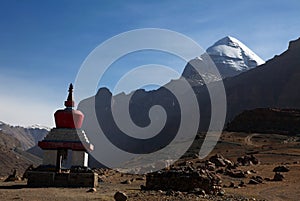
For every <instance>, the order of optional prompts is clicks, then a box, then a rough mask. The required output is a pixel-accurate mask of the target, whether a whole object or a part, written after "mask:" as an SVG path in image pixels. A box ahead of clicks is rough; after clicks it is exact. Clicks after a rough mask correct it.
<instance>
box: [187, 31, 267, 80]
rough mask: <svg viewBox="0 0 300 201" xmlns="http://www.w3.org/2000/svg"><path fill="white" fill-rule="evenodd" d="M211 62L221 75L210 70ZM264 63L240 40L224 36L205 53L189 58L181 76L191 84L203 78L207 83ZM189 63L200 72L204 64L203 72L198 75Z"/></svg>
mask: <svg viewBox="0 0 300 201" xmlns="http://www.w3.org/2000/svg"><path fill="white" fill-rule="evenodd" d="M212 62H213V64H214V65H215V66H216V67H217V69H218V70H219V73H220V76H221V77H220V76H217V75H215V73H213V72H212V71H210V67H209V66H210V65H213V64H210V63H212ZM264 63H265V61H264V60H263V59H261V58H260V57H259V56H257V55H256V54H255V53H254V52H253V51H252V50H250V49H249V48H248V47H247V46H246V45H244V44H243V43H242V42H240V41H239V40H237V39H236V38H233V37H231V36H226V37H224V38H222V39H221V40H219V41H217V42H216V43H215V44H214V45H212V46H211V47H209V48H208V49H207V50H206V53H205V54H203V55H201V56H199V57H197V58H195V59H193V60H191V61H190V62H189V63H188V64H187V65H186V67H185V69H184V71H183V73H182V76H183V77H185V78H186V79H188V80H189V81H190V83H192V84H193V85H198V84H203V83H204V82H203V79H205V82H207V83H209V82H213V81H218V80H220V79H224V78H226V77H233V76H236V75H238V74H240V73H242V72H245V71H247V70H250V69H252V68H255V67H256V66H259V65H262V64H264ZM191 65H192V66H194V67H195V68H198V69H199V70H202V72H203V67H204V66H205V70H204V73H201V76H200V75H199V73H197V72H196V71H195V69H194V68H193V67H192V66H191ZM201 68H202V69H201Z"/></svg>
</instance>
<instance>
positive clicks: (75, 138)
mask: <svg viewBox="0 0 300 201" xmlns="http://www.w3.org/2000/svg"><path fill="white" fill-rule="evenodd" d="M74 105H75V103H74V99H73V85H72V84H70V86H69V94H68V97H67V100H66V101H65V107H66V108H64V109H59V110H57V111H56V112H55V113H54V119H55V124H56V127H55V128H53V129H51V130H50V132H49V133H48V134H47V135H46V137H45V138H44V139H43V140H42V141H40V142H38V146H39V147H40V148H41V149H43V164H42V165H41V166H39V167H38V168H36V169H35V170H32V171H30V172H28V185H29V186H64V187H85V186H88V187H95V186H96V185H97V183H98V177H97V174H96V173H93V172H92V171H91V170H90V169H89V168H88V152H89V151H92V150H93V148H94V147H93V145H92V144H91V143H90V142H89V140H88V138H87V136H86V134H85V132H84V130H82V129H81V126H82V122H83V119H84V115H83V113H82V112H81V111H79V110H75V109H73V108H74Z"/></svg>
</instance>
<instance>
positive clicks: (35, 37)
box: [0, 0, 300, 126]
mask: <svg viewBox="0 0 300 201" xmlns="http://www.w3.org/2000/svg"><path fill="white" fill-rule="evenodd" d="M299 10H300V2H299V1H297V0H294V1H293V0H287V1H279V0H278V1H277V0H274V1H259V0H252V1H250V0H249V1H247V0H245V1H218V0H216V1H209V0H203V1H200V0H190V1H179V0H178V1H176V0H172V1H169V0H166V1H142V0H140V1H102V0H97V1H96V0H89V1H84V0H81V1H78V0H73V1H72V0H48V1H47V0H44V1H38V0H35V1H33V0H26V1H21V0H0V72H1V73H0V101H1V102H0V103H1V104H0V121H4V122H8V123H10V124H13V125H31V124H35V123H37V124H43V125H48V126H54V123H53V112H54V111H55V110H56V109H57V108H61V107H63V101H64V100H65V98H66V90H67V86H68V83H70V82H74V80H75V78H76V75H77V72H78V70H79V68H80V66H81V64H82V62H83V61H84V59H85V58H86V57H87V55H88V54H89V53H90V52H91V51H92V50H93V49H94V48H96V47H97V46H98V45H99V44H101V43H102V42H104V41H105V40H107V39H109V38H110V37H113V36H115V35H117V34H120V33H122V32H125V31H129V30H132V29H138V28H149V27H151V28H164V29H170V30H173V31H177V32H180V33H182V34H185V35H187V36H189V37H191V38H192V39H193V40H195V41H196V42H198V44H199V45H201V46H202V47H203V48H205V49H206V48H207V47H209V46H210V45H212V44H213V43H214V42H216V41H217V40H219V39H221V38H222V37H224V36H226V35H231V36H233V37H236V38H237V39H239V40H240V41H242V42H243V43H244V44H246V45H247V46H248V47H249V48H250V49H252V50H253V51H254V52H255V53H257V54H258V55H259V56H260V57H262V58H263V59H264V60H268V59H270V58H272V57H273V56H274V55H275V54H280V53H281V52H283V51H284V50H285V49H286V48H287V45H288V41H290V40H293V39H296V38H298V37H300V21H299V19H300V14H298V13H299ZM155 56H156V55H155V54H153V55H152V56H151V57H149V58H154V57H155ZM145 58H146V56H145ZM149 58H147V59H145V60H144V61H143V60H142V61H141V60H140V58H139V62H137V63H138V64H139V65H141V64H143V62H144V63H145V64H147V62H149ZM162 58H163V59H162ZM156 59H157V61H162V60H165V61H163V62H165V63H166V64H170V63H172V59H171V58H169V57H168V56H166V57H159V58H156ZM121 63H122V62H121ZM125 63H126V65H124V62H123V63H122V66H121V65H119V66H118V67H116V68H115V70H114V71H112V72H111V73H110V74H109V75H108V76H107V77H106V78H104V79H103V82H102V83H100V86H102V85H104V86H106V85H107V86H110V85H111V84H112V83H111V80H113V79H115V78H114V76H116V77H117V76H118V75H119V74H122V73H123V72H126V70H127V68H129V67H130V65H131V64H130V61H129V60H128V61H127V62H125ZM132 65H133V64H132ZM134 65H135V64H134ZM181 68H183V66H181ZM77 101H78V100H77Z"/></svg>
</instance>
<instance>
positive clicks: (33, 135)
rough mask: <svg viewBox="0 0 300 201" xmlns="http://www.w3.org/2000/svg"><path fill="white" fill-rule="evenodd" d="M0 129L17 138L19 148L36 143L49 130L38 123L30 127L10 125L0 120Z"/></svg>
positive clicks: (29, 146)
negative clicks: (19, 144)
mask: <svg viewBox="0 0 300 201" xmlns="http://www.w3.org/2000/svg"><path fill="white" fill-rule="evenodd" d="M0 130H1V131H2V132H3V133H5V134H7V135H11V136H12V137H14V138H16V139H18V140H19V141H20V143H21V148H22V149H24V150H26V149H29V148H31V147H33V146H34V145H35V144H37V142H38V141H40V140H41V139H43V138H44V137H45V136H46V134H47V133H48V131H49V128H47V127H42V126H38V125H33V126H31V127H27V128H25V127H21V126H11V125H8V124H5V123H3V122H0Z"/></svg>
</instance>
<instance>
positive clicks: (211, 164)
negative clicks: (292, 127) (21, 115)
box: [0, 132, 300, 201]
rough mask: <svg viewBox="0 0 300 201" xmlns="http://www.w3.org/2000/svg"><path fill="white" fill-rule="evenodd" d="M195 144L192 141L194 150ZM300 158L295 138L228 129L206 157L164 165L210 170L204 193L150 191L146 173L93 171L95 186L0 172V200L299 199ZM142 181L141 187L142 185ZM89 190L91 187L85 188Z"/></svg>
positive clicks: (198, 190)
mask: <svg viewBox="0 0 300 201" xmlns="http://www.w3.org/2000/svg"><path fill="white" fill-rule="evenodd" d="M197 146H198V145H197V143H195V144H194V149H195V150H196V149H197ZM216 154H217V155H216ZM191 155H192V154H191ZM251 155H252V156H251ZM299 161H300V143H299V141H298V138H297V137H289V136H284V135H275V134H272V135H271V134H258V133H254V134H246V133H229V132H227V133H224V134H223V135H222V138H221V140H220V142H219V143H218V145H217V147H216V148H215V149H214V151H213V153H211V155H210V156H209V157H207V158H206V159H204V160H200V159H198V158H196V157H195V155H194V156H192V157H190V158H186V159H181V160H180V161H178V162H177V163H176V164H175V165H174V166H173V167H171V168H170V169H169V170H165V171H166V172H167V171H175V172H176V171H179V172H183V173H186V174H188V173H189V172H201V171H208V172H210V173H209V174H212V175H214V176H213V178H215V177H216V178H219V179H220V182H219V183H218V186H219V188H220V189H221V190H220V191H216V192H212V191H211V192H208V191H207V190H205V191H203V189H201V188H195V189H193V190H189V191H188V192H185V191H180V189H176V190H172V189H168V188H165V189H162V190H160V189H159V188H158V189H156V190H151V189H149V188H148V189H147V186H148V187H149V186H151V185H149V184H147V179H146V177H147V176H146V175H130V174H122V173H118V172H116V171H114V170H106V169H100V170H95V171H97V172H98V173H99V179H100V182H99V186H98V187H97V188H96V189H93V190H91V189H89V188H27V187H26V180H25V181H13V182H4V180H5V179H6V178H7V177H2V178H1V179H2V180H1V182H0V200H43V201H48V200H49V201H50V200H51V201H52V200H57V201H68V200H114V195H115V194H116V192H118V191H120V192H122V193H124V194H126V197H127V200H134V201H135V200H148V201H152V200H153V201H154V200H272V201H273V200H298V198H299V196H300V190H299V189H298V187H299V186H300V180H299V179H298V178H299V171H300V164H299ZM274 171H275V172H274ZM276 172H277V173H276ZM180 174H181V173H180ZM199 175H207V174H206V173H205V174H204V173H201V174H199ZM275 175H276V176H275ZM20 176H21V175H20ZM174 181H176V180H174ZM178 182H179V183H180V181H178ZM214 185H215V184H214ZM141 186H142V189H145V190H141ZM200 187H201V186H200ZM212 189H214V188H212ZM89 190H90V191H92V192H87V191H89ZM122 193H120V194H119V195H118V196H119V197H118V199H121V200H122V198H125V197H122V196H124V195H123V194H122Z"/></svg>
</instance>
